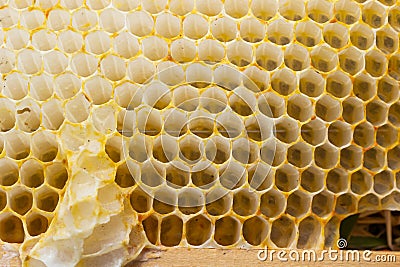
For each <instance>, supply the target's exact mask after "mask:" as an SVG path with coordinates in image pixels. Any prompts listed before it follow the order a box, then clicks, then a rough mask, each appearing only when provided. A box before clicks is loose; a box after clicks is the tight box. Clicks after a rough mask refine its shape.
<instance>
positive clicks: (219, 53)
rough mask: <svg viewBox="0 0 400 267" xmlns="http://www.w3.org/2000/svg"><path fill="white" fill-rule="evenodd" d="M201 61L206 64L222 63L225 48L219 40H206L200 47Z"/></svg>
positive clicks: (201, 42)
mask: <svg viewBox="0 0 400 267" xmlns="http://www.w3.org/2000/svg"><path fill="white" fill-rule="evenodd" d="M198 54H199V60H203V61H204V62H206V63H216V62H220V61H221V60H222V59H223V58H224V57H225V47H224V46H223V45H222V44H221V43H220V42H218V41H217V40H212V39H205V40H202V41H200V43H199V46H198Z"/></svg>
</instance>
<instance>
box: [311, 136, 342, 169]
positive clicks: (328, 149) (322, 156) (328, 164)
mask: <svg viewBox="0 0 400 267" xmlns="http://www.w3.org/2000/svg"><path fill="white" fill-rule="evenodd" d="M314 161H315V164H317V165H318V166H319V167H321V168H323V169H331V168H333V167H334V166H335V165H336V164H337V163H338V161H339V151H338V149H337V148H336V147H334V146H333V145H331V144H330V143H328V142H327V143H324V144H322V145H320V146H318V147H316V148H315V151H314Z"/></svg>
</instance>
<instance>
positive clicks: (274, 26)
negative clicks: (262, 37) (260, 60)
mask: <svg viewBox="0 0 400 267" xmlns="http://www.w3.org/2000/svg"><path fill="white" fill-rule="evenodd" d="M267 33H268V40H269V41H271V42H273V43H275V44H277V45H287V44H288V43H290V41H291V40H292V39H293V26H292V24H290V23H289V22H287V21H285V20H284V19H277V20H274V21H273V22H271V23H270V24H269V25H268V27H267Z"/></svg>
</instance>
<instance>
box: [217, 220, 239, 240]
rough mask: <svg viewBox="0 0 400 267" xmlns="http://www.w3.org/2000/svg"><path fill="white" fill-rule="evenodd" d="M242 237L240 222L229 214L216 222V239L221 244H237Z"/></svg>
mask: <svg viewBox="0 0 400 267" xmlns="http://www.w3.org/2000/svg"><path fill="white" fill-rule="evenodd" d="M239 238H240V222H239V221H238V220H236V219H235V218H234V217H231V216H227V217H222V218H221V219H218V220H217V221H216V222H215V232H214V240H215V242H217V243H218V244H219V245H221V246H230V245H233V244H235V243H236V242H237V241H238V240H239Z"/></svg>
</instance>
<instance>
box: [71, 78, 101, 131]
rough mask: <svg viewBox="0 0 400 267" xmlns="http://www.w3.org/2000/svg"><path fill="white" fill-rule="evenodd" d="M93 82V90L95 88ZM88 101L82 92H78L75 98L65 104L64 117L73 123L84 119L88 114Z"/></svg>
mask: <svg viewBox="0 0 400 267" xmlns="http://www.w3.org/2000/svg"><path fill="white" fill-rule="evenodd" d="M95 86H96V85H95V84H94V87H93V90H95V89H97V87H95ZM89 109H90V102H89V101H88V99H87V98H86V96H85V95H83V94H78V95H77V96H76V97H75V98H73V99H71V100H69V101H68V102H67V103H66V104H65V115H66V118H67V119H68V120H69V121H71V122H75V123H79V122H83V121H85V120H86V119H87V118H88V116H89Z"/></svg>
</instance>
